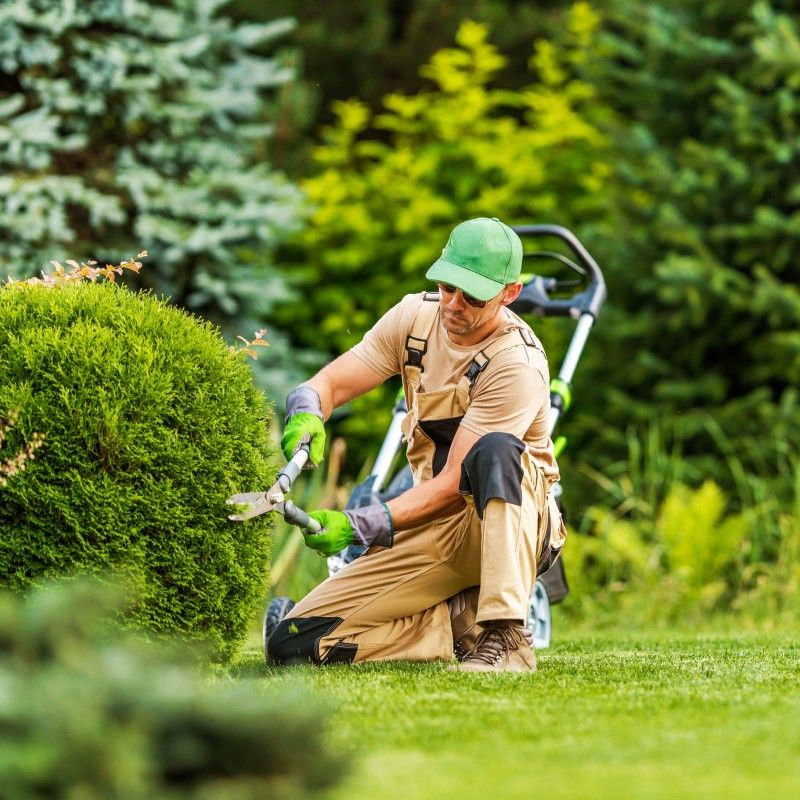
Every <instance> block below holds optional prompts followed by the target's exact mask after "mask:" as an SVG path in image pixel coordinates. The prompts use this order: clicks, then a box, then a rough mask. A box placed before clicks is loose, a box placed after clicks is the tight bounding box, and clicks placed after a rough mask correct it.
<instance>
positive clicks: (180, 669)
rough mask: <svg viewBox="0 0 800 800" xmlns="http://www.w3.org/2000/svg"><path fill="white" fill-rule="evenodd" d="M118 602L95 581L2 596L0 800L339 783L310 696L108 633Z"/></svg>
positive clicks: (253, 790)
mask: <svg viewBox="0 0 800 800" xmlns="http://www.w3.org/2000/svg"><path fill="white" fill-rule="evenodd" d="M118 609H119V605H118V601H117V599H116V598H115V596H114V593H113V591H112V592H109V591H107V590H103V589H102V588H101V587H100V586H99V585H95V584H93V583H78V584H73V585H71V586H69V585H54V586H47V587H42V588H38V589H37V590H36V591H34V592H32V593H31V594H30V595H29V596H28V597H27V599H26V600H25V602H22V601H21V600H20V598H18V597H14V596H13V595H10V594H8V593H6V594H0V686H2V691H0V796H2V797H3V798H6V799H7V800H38V799H39V798H41V800H44V799H45V798H49V799H50V800H62V799H63V800H77V798H82V800H256V798H258V799H259V800H261V798H266V797H269V798H276V800H295V798H303V797H307V796H310V795H312V794H314V793H315V791H316V790H317V789H321V788H325V787H327V786H328V785H330V784H331V783H333V782H334V781H336V780H337V779H339V777H340V776H341V774H342V769H341V765H337V764H336V759H335V754H334V753H332V752H331V750H330V746H329V745H328V744H327V743H326V742H325V739H324V728H325V722H326V715H325V713H324V711H323V709H321V708H320V707H319V704H318V703H316V702H312V703H309V700H308V698H307V697H304V696H302V695H300V694H299V692H297V691H288V692H287V691H282V692H281V694H280V695H277V694H275V693H272V694H267V693H265V691H264V688H263V685H262V684H261V682H259V681H251V680H236V681H234V680H230V679H228V678H219V679H217V680H215V681H214V682H211V681H209V680H208V677H207V676H206V677H204V676H203V675H202V673H201V672H200V671H199V670H198V669H197V665H196V661H195V659H194V658H193V657H192V656H191V654H190V653H187V652H184V651H183V650H182V649H181V648H175V647H169V648H162V647H158V646H154V644H153V643H152V642H148V641H146V640H143V639H138V638H133V637H130V636H120V634H119V632H115V633H114V634H113V635H109V630H108V628H109V621H110V618H111V615H112V614H116V613H118Z"/></svg>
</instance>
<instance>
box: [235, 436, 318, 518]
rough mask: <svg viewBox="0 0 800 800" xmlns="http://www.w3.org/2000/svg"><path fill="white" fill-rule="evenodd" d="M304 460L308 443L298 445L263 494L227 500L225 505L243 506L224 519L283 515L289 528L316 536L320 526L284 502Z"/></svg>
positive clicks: (239, 495) (252, 493)
mask: <svg viewBox="0 0 800 800" xmlns="http://www.w3.org/2000/svg"><path fill="white" fill-rule="evenodd" d="M306 461H308V441H304V442H302V443H301V445H300V448H299V449H298V451H297V452H296V453H295V454H294V455H293V456H292V459H291V461H289V462H288V463H287V464H286V466H285V467H284V468H283V469H282V470H281V472H280V473H279V474H278V479H277V480H276V481H275V483H273V484H272V486H271V487H270V488H269V489H267V491H266V492H245V493H243V494H235V495H233V496H232V497H229V498H228V499H227V500H226V501H225V502H226V503H227V504H228V505H232V506H247V508H246V509H244V510H243V511H240V512H239V513H237V514H229V515H228V519H230V520H233V521H234V522H243V521H244V520H246V519H252V518H253V517H257V516H258V515H259V514H266V513H268V512H270V511H277V512H278V513H279V514H283V516H284V518H285V519H286V521H287V522H288V523H289V524H290V525H298V526H299V527H301V528H304V529H305V530H307V531H311V532H312V533H319V532H320V531H321V530H322V526H321V525H320V524H319V522H317V520H315V519H312V518H311V517H309V516H308V514H307V513H306V512H305V511H303V509H302V508H298V507H297V506H296V505H295V504H294V503H293V502H292V501H291V500H287V498H286V496H285V495H286V493H287V492H288V491H289V489H291V487H292V484H293V483H294V481H295V479H296V478H297V476H298V475H299V474H300V472H301V471H302V469H303V467H304V466H305V463H306Z"/></svg>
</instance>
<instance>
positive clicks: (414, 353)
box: [404, 335, 428, 372]
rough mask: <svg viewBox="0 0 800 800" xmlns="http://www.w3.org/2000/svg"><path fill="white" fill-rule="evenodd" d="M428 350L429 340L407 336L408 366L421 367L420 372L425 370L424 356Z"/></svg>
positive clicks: (406, 364)
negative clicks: (423, 364)
mask: <svg viewBox="0 0 800 800" xmlns="http://www.w3.org/2000/svg"><path fill="white" fill-rule="evenodd" d="M427 352H428V340H427V339H420V338H419V337H417V336H411V335H409V336H407V337H406V363H405V364H404V366H406V367H419V370H420V372H424V371H425V367H423V366H422V357H423V356H424V355H425V353H427Z"/></svg>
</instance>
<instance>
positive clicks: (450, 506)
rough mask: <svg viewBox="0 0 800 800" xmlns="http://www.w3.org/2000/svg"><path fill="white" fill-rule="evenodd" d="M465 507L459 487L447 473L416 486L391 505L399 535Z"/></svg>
mask: <svg viewBox="0 0 800 800" xmlns="http://www.w3.org/2000/svg"><path fill="white" fill-rule="evenodd" d="M464 505H465V501H464V498H463V497H462V496H461V495H460V494H459V493H458V489H457V485H454V484H453V482H452V481H451V480H449V479H448V477H447V476H446V475H445V474H444V473H442V474H440V475H437V476H436V477H435V478H432V479H431V480H429V481H425V482H424V483H421V484H419V485H418V486H413V487H412V488H411V489H409V490H408V491H406V492H403V494H401V495H399V496H397V497H395V498H394V499H393V500H390V501H389V502H388V503H387V506H388V507H389V511H390V512H391V515H392V522H393V523H394V527H395V530H398V531H402V530H405V529H407V528H413V527H414V526H416V525H422V524H424V523H426V522H430V521H431V520H434V519H437V518H438V517H442V516H445V515H447V514H452V513H453V512H454V511H458V510H459V509H460V508H463V507H464Z"/></svg>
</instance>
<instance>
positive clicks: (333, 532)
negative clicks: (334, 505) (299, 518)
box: [303, 511, 353, 556]
mask: <svg viewBox="0 0 800 800" xmlns="http://www.w3.org/2000/svg"><path fill="white" fill-rule="evenodd" d="M308 516H309V517H311V518H312V519H315V520H316V521H317V522H319V524H320V525H322V531H321V532H320V533H310V532H309V531H306V530H304V531H303V539H305V542H306V547H310V548H311V549H312V550H316V551H317V552H318V553H321V554H322V555H324V556H333V555H336V553H338V552H339V551H340V550H344V548H345V547H347V546H348V545H351V544H352V543H353V526H352V525H351V524H350V520H349V518H348V517H347V515H346V514H343V513H342V512H341V511H309V513H308Z"/></svg>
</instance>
